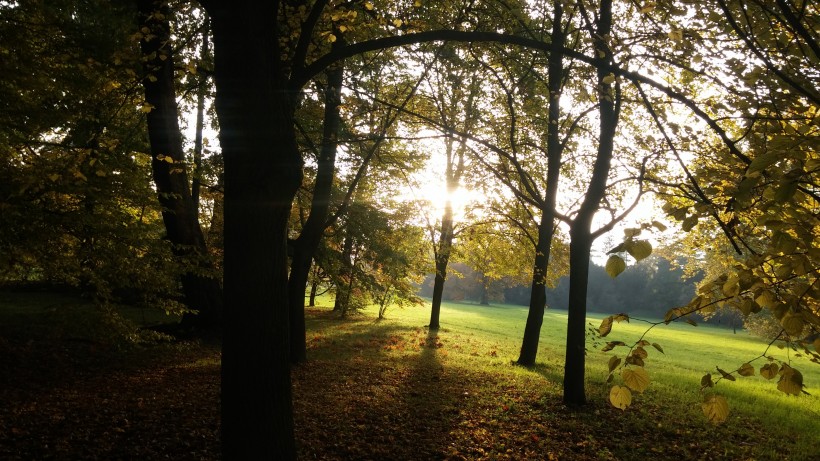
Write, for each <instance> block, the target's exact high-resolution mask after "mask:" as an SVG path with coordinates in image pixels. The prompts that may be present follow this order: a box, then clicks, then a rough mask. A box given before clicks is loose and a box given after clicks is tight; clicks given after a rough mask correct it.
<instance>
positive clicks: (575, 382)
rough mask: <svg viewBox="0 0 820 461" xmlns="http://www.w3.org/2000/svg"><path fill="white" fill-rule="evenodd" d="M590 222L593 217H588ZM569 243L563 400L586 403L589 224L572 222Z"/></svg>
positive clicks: (569, 402)
mask: <svg viewBox="0 0 820 461" xmlns="http://www.w3.org/2000/svg"><path fill="white" fill-rule="evenodd" d="M585 221H587V222H591V220H585ZM570 238H571V241H570V245H569V248H570V249H569V267H570V269H569V280H570V281H569V311H568V315H567V349H566V360H565V362H564V403H566V404H571V405H583V404H585V403H586V393H585V391H584V374H585V373H584V367H585V366H586V309H587V283H588V278H589V255H590V251H591V247H592V238H591V236H590V231H589V225H588V224H585V223H582V222H579V221H578V220H577V219H576V221H575V222H574V223H573V227H572V230H571V231H570Z"/></svg>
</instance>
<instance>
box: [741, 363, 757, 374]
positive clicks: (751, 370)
mask: <svg viewBox="0 0 820 461" xmlns="http://www.w3.org/2000/svg"><path fill="white" fill-rule="evenodd" d="M737 372H738V374H739V375H740V376H754V375H755V367H753V366H752V365H751V364H750V363H744V364H743V365H741V366H740V368H739V369H738V370H737Z"/></svg>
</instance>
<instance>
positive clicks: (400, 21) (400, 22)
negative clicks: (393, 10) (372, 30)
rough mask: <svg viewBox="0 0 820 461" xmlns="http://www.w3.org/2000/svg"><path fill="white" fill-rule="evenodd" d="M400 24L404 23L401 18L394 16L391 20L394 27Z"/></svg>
mask: <svg viewBox="0 0 820 461" xmlns="http://www.w3.org/2000/svg"><path fill="white" fill-rule="evenodd" d="M402 24H404V22H402V20H401V19H398V18H396V19H394V20H393V25H394V26H396V27H401V25H402Z"/></svg>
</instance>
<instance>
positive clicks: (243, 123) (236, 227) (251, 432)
mask: <svg viewBox="0 0 820 461" xmlns="http://www.w3.org/2000/svg"><path fill="white" fill-rule="evenodd" d="M203 4H204V5H205V6H206V8H207V9H208V13H209V15H210V17H211V24H212V27H213V37H214V52H215V73H214V78H215V82H216V90H217V93H216V101H215V104H216V110H217V114H218V116H219V122H220V128H221V129H220V143H221V145H222V152H223V155H224V158H225V266H224V267H225V276H224V278H225V281H224V284H225V301H226V303H225V315H224V333H223V343H222V452H223V458H224V459H229V460H293V459H296V447H295V443H294V436H293V408H292V401H291V381H290V360H289V358H290V357H289V355H290V354H289V350H288V347H289V341H288V333H289V326H288V302H287V298H288V290H287V277H288V270H287V269H288V267H287V225H288V220H289V217H290V210H291V204H292V201H293V198H294V196H295V194H296V191H297V188H298V187H299V184H300V183H301V180H302V161H301V156H300V154H299V151H298V149H297V146H296V135H295V132H294V127H293V113H294V105H293V101H292V100H293V98H292V94H291V93H290V92H289V91H288V88H289V87H288V82H287V80H286V78H285V76H284V69H283V68H282V64H281V63H280V61H279V57H280V51H279V41H278V21H279V18H278V13H279V7H280V6H279V2H278V1H272V2H254V1H250V0H245V1H230V2H228V1H223V0H210V1H205V2H203Z"/></svg>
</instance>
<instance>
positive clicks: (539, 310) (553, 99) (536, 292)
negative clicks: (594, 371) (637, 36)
mask: <svg viewBox="0 0 820 461" xmlns="http://www.w3.org/2000/svg"><path fill="white" fill-rule="evenodd" d="M554 8H555V11H554V12H553V21H552V42H551V43H552V44H551V48H552V49H551V52H550V56H549V64H548V66H549V67H548V72H549V75H548V78H549V80H548V85H549V91H550V101H549V109H548V112H549V114H548V117H549V124H548V128H547V190H546V193H545V197H544V198H545V200H544V209H543V210H541V222H540V223H538V242H537V243H536V248H535V263H534V264H533V269H532V285H531V286H532V289H531V290H530V309H529V312H528V313H527V324H526V326H525V327H524V339H523V340H522V341H521V353H520V354H519V356H518V362H517V363H518V364H519V365H523V366H527V367H531V366H534V365H535V358H536V356H537V355H538V342H539V340H540V339H541V325H542V324H543V322H544V309H545V308H546V305H547V293H546V287H547V269H548V268H549V260H550V251H551V249H552V238H553V236H554V235H555V213H556V210H555V207H556V202H557V197H558V185H559V184H558V182H559V180H560V177H561V157H562V155H563V147H562V146H561V140H560V138H559V134H560V133H559V131H558V128H559V122H560V118H561V108H560V102H561V88H562V87H563V80H564V63H563V55H562V52H561V50H562V48H563V46H564V42H565V40H564V33H563V30H562V26H563V25H562V16H563V9H562V7H561V4H560V3H559V2H555V7H554Z"/></svg>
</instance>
